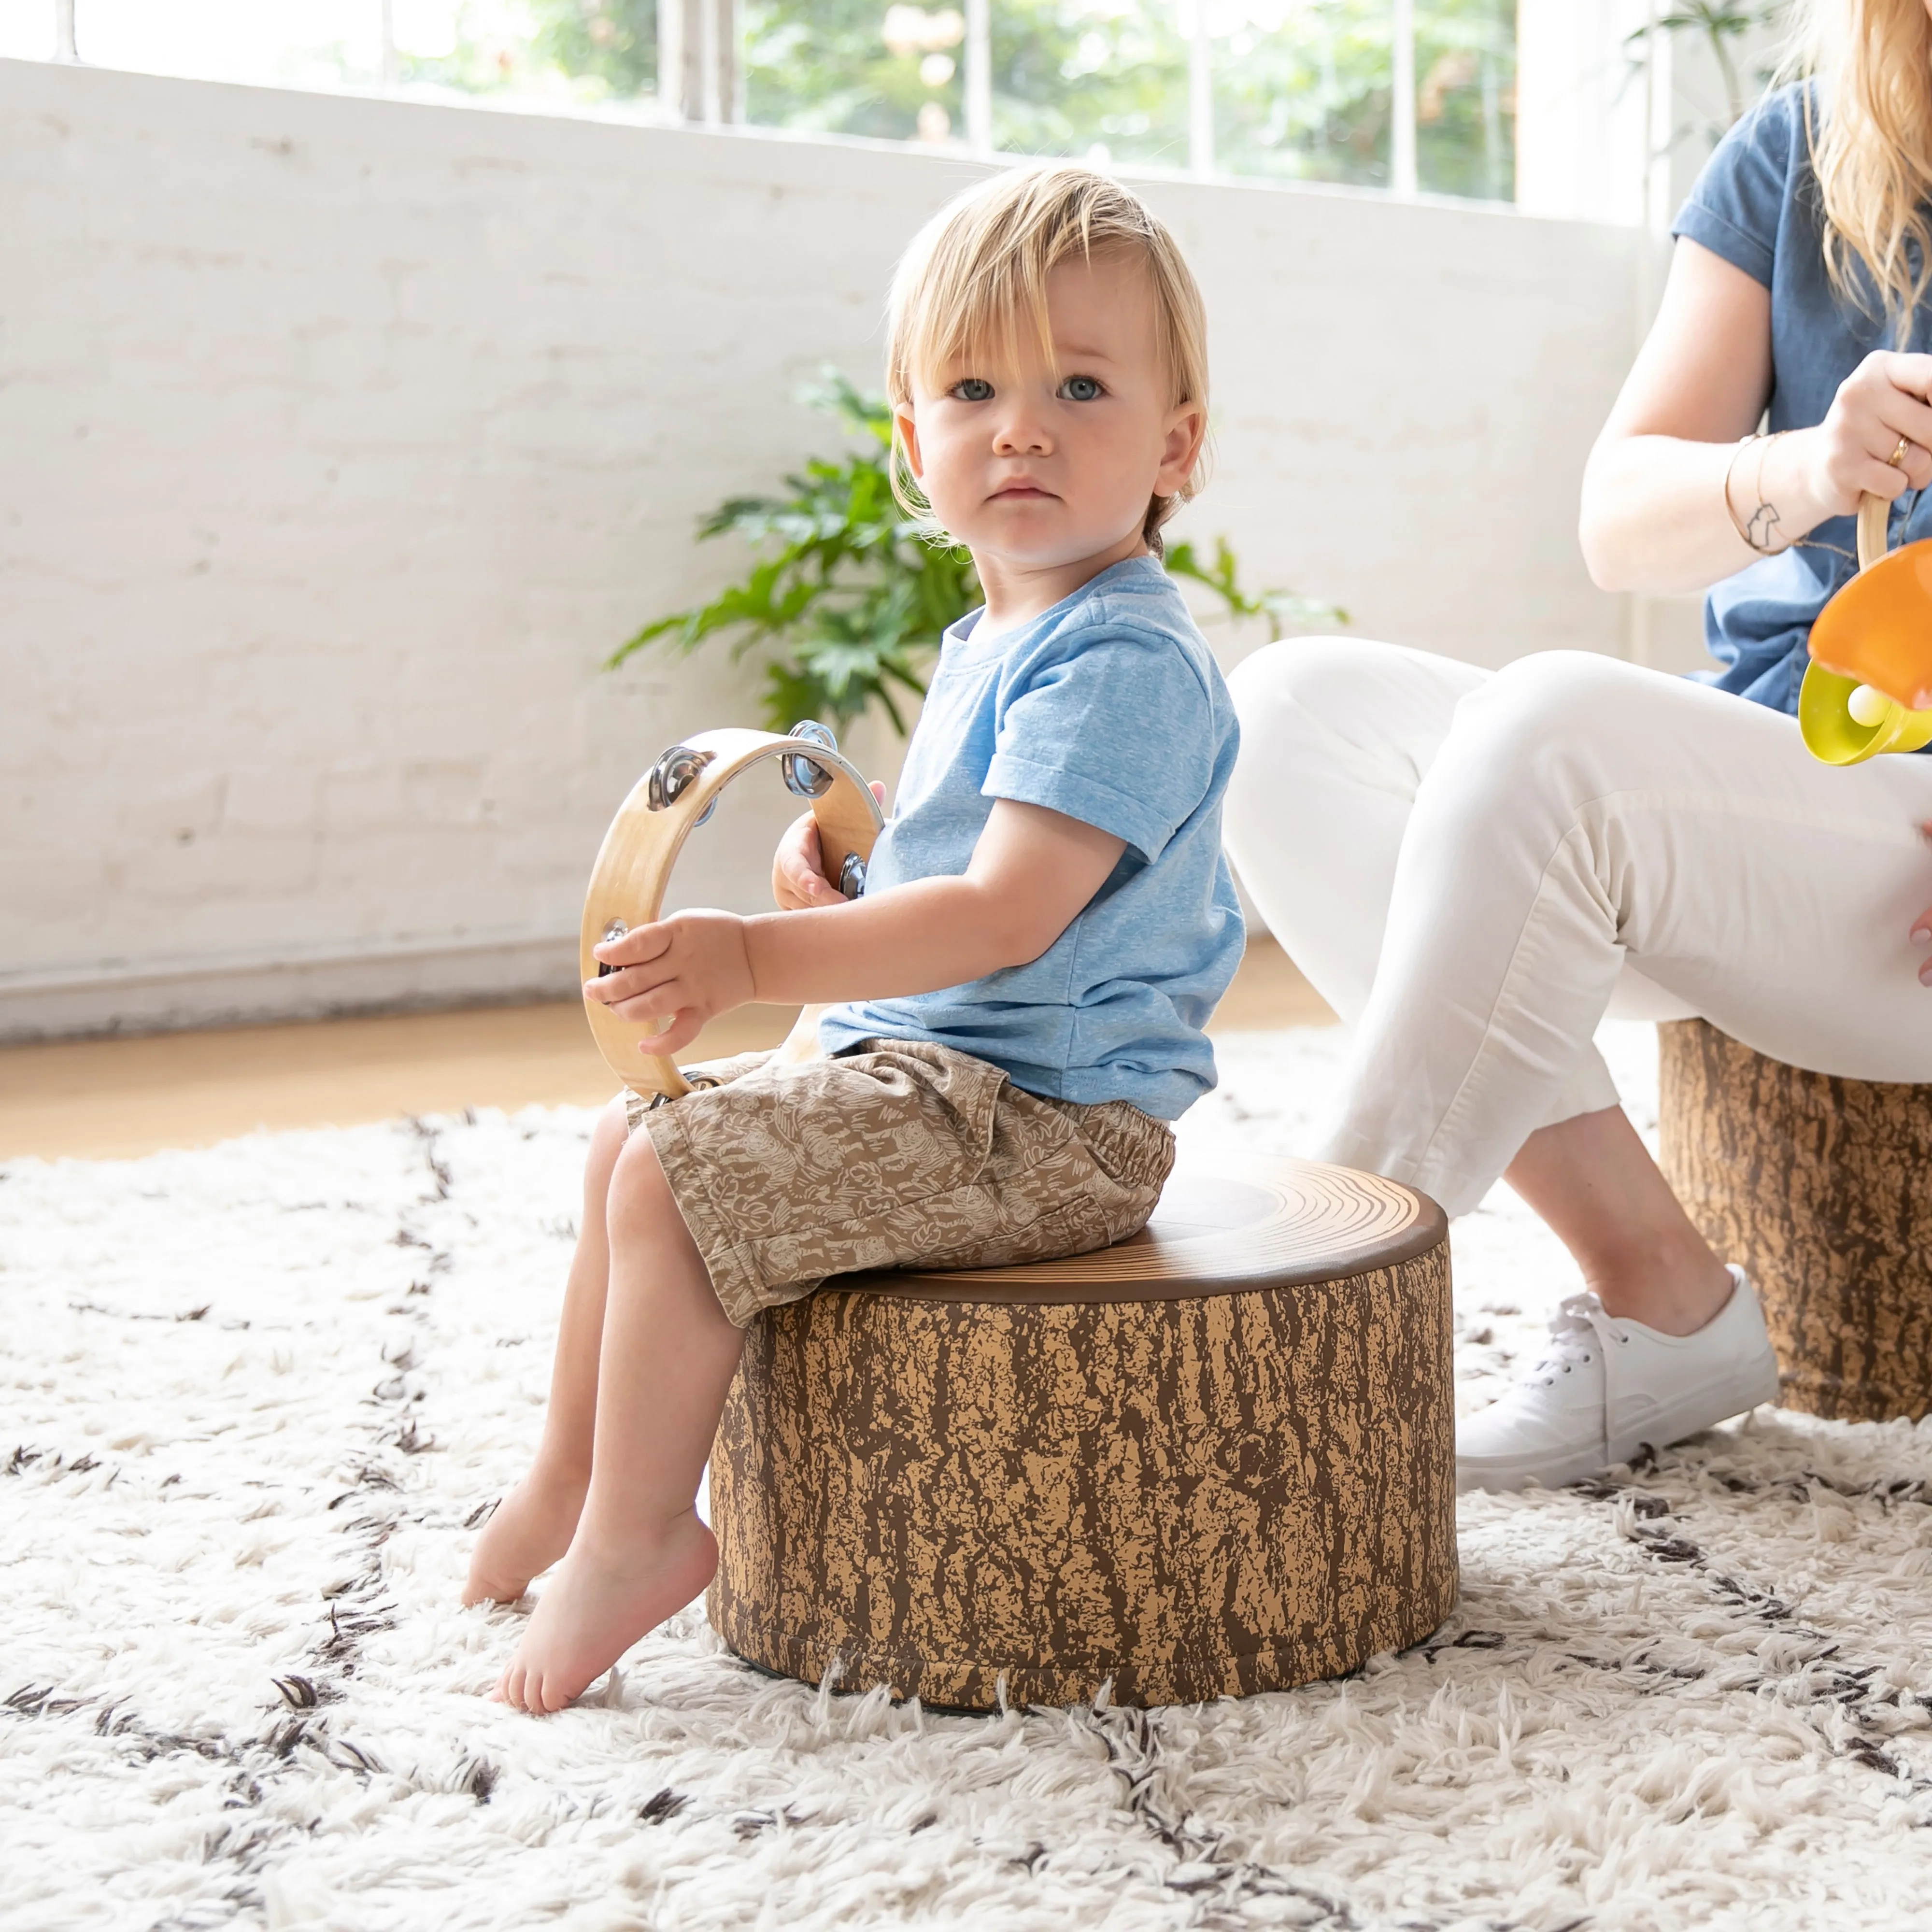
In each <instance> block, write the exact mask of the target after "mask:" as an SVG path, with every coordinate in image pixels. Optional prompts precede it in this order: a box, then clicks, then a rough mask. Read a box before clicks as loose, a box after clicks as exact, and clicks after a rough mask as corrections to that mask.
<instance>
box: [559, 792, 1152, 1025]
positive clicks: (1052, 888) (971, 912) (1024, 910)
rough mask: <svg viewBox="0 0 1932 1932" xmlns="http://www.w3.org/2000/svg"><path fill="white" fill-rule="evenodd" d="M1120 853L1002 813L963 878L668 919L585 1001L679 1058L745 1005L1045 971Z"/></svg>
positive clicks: (615, 961)
mask: <svg viewBox="0 0 1932 1932" xmlns="http://www.w3.org/2000/svg"><path fill="white" fill-rule="evenodd" d="M1126 849H1127V846H1126V843H1125V841H1124V840H1121V839H1119V838H1115V837H1114V836H1113V835H1112V834H1111V833H1109V832H1101V831H1099V830H1097V829H1095V827H1094V826H1091V825H1087V824H1083V823H1082V822H1081V820H1079V819H1077V818H1070V817H1067V815H1066V814H1064V812H1058V811H1049V810H1048V809H1047V808H1046V806H1044V805H1022V804H1019V803H1018V802H1016V801H1014V800H1013V799H996V800H995V802H994V805H993V808H992V812H991V813H990V814H989V816H988V817H987V820H986V829H984V830H983V832H981V833H980V840H979V843H978V844H977V845H975V846H974V848H973V856H972V859H971V862H970V863H969V864H968V866H967V868H966V870H965V872H964V873H963V874H960V875H959V877H953V878H936V879H917V880H913V881H912V882H911V883H909V884H907V885H903V886H897V887H895V888H894V889H893V890H892V891H891V892H881V893H880V895H879V896H878V897H877V898H861V899H856V900H854V901H852V902H851V903H850V904H839V905H835V906H820V907H811V908H808V909H807V910H804V911H802V912H784V913H758V914H757V915H756V916H754V917H752V918H750V919H743V918H740V917H739V916H738V915H737V914H736V913H727V912H682V913H673V914H672V915H671V916H670V918H669V919H661V920H659V921H658V923H657V924H656V925H655V926H638V927H636V928H635V929H633V930H632V931H631V932H627V933H625V935H624V936H623V937H622V938H621V939H613V940H611V941H608V942H607V943H606V944H604V945H601V946H599V947H598V948H597V949H596V953H597V957H598V959H601V960H602V961H604V962H605V963H607V965H611V966H613V967H617V968H621V969H622V970H621V971H617V972H613V973H612V974H610V975H609V976H608V977H606V978H603V979H598V980H591V981H590V982H589V983H588V984H587V985H586V986H585V988H584V992H585V994H586V996H587V997H589V998H591V999H593V1000H602V1001H604V1002H605V1004H607V1005H608V1006H610V1007H611V1008H613V1010H615V1011H616V1012H617V1013H620V1014H622V1016H623V1017H624V1018H625V1019H627V1020H634V1021H638V1022H643V1021H645V1020H652V1019H655V1020H662V1019H669V1020H670V1021H671V1022H673V1024H672V1025H670V1027H669V1028H667V1029H666V1031H664V1032H663V1033H661V1034H658V1036H657V1037H655V1039H653V1040H651V1041H650V1042H649V1044H648V1046H647V1048H646V1049H645V1050H646V1051H648V1052H652V1053H655V1054H660V1055H663V1054H673V1053H676V1052H677V1051H678V1050H679V1049H680V1048H682V1047H685V1046H688V1045H689V1044H690V1043H691V1041H692V1040H693V1039H694V1038H695V1037H696V1036H697V1031H698V1029H699V1028H700V1027H702V1026H703V1024H704V1022H706V1020H708V1019H713V1018H715V1016H717V1015H718V1014H719V1013H725V1012H728V1011H729V1010H730V1009H731V1008H732V1007H736V1006H742V1004H744V1003H745V1001H748V1000H766V1001H775V1002H779V1003H783V1004H790V1002H792V1001H798V1002H799V1003H801V1004H810V1003H811V1002H814V1001H820V1000H869V999H890V998H895V997H896V996H898V995H902V994H908V993H931V992H938V990H939V989H941V987H943V986H960V985H962V984H963V983H965V981H967V980H977V979H981V978H983V977H985V975H986V974H989V973H995V972H998V971H999V970H1000V969H1001V968H1002V967H1007V966H1022V965H1025V964H1026V963H1027V962H1028V961H1029V960H1033V959H1038V958H1039V957H1040V955H1041V954H1042V953H1044V952H1045V951H1046V950H1047V948H1048V947H1050V946H1051V945H1052V944H1053V942H1054V941H1055V940H1056V939H1058V938H1059V937H1060V935H1061V934H1062V933H1063V932H1065V931H1066V930H1067V927H1068V926H1070V925H1071V924H1072V923H1073V920H1074V919H1075V917H1076V916H1077V915H1078V914H1079V912H1080V911H1081V910H1082V907H1085V905H1086V904H1087V902H1088V901H1089V900H1090V899H1091V898H1093V896H1094V894H1095V893H1096V892H1098V891H1099V890H1100V888H1101V886H1103V885H1104V884H1105V883H1106V880H1107V878H1108V876H1109V874H1110V873H1112V871H1113V869H1114V868H1115V865H1118V863H1119V862H1120V857H1121V853H1123V852H1124V851H1125V850H1126Z"/></svg>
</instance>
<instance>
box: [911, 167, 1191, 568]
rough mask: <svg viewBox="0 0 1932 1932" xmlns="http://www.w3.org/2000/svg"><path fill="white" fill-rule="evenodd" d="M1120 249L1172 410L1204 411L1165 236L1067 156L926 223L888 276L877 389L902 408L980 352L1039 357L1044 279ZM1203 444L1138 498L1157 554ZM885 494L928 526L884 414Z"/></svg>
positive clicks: (991, 186) (1177, 274)
mask: <svg viewBox="0 0 1932 1932" xmlns="http://www.w3.org/2000/svg"><path fill="white" fill-rule="evenodd" d="M1121 256H1126V257H1130V258H1131V259H1133V260H1137V261H1139V263H1141V264H1142V266H1144V268H1145V270H1146V272H1147V277H1148V286H1149V287H1150V288H1151V290H1152V291H1153V294H1154V332H1155V341H1156V344H1157V349H1158V352H1159V353H1160V356H1161V359H1162V360H1163V362H1165V363H1166V365H1167V370H1168V374H1169V379H1170V380H1169V388H1170V393H1171V397H1172V404H1171V406H1172V407H1179V406H1180V405H1181V404H1183V403H1198V404H1200V405H1201V407H1202V410H1204V411H1205V410H1206V408H1207V406H1208V318H1207V312H1206V311H1205V309H1204V308H1202V302H1201V291H1200V290H1199V288H1198V287H1196V284H1195V281H1194V278H1193V275H1192V274H1190V272H1189V270H1188V266H1187V263H1186V262H1185V261H1184V260H1182V258H1181V251H1180V249H1179V248H1177V247H1176V246H1175V240H1174V237H1173V236H1172V235H1170V234H1169V233H1168V232H1167V230H1166V229H1165V228H1163V226H1161V224H1160V223H1159V222H1158V221H1157V220H1155V219H1154V216H1153V215H1152V214H1151V213H1150V212H1149V211H1148V208H1147V206H1146V205H1145V203H1144V202H1142V201H1141V199H1139V196H1136V195H1134V194H1133V193H1130V192H1129V191H1128V190H1127V189H1126V188H1124V187H1122V186H1121V184H1120V183H1119V182H1118V181H1112V180H1110V179H1109V178H1108V177H1107V176H1106V175H1102V174H1097V173H1095V172H1094V170H1093V169H1091V168H1085V167H1081V166H1077V165H1076V164H1074V163H1070V162H1064V161H1061V162H1051V163H1046V164H1045V165H1043V166H1036V167H1025V168H1015V169H1009V170H1007V172H1003V173H1001V174H997V175H994V176H993V177H992V178H991V179H990V180H988V181H983V182H981V183H980V184H979V185H978V186H977V187H974V188H971V189H969V190H968V191H967V192H966V193H965V194H962V195H961V196H959V197H958V198H957V199H955V200H953V201H952V202H949V203H948V204H947V206H945V207H944V208H941V210H940V211H939V212H938V214H936V215H935V216H934V217H933V218H932V220H930V221H929V222H928V223H926V226H925V227H924V228H923V229H921V230H920V232H919V235H918V236H917V237H916V239H914V241H913V244H912V246H911V247H910V248H908V249H907V251H906V252H905V254H904V257H903V258H902V259H901V261H900V263H899V266H898V272H897V273H896V274H895V275H894V276H893V278H892V298H891V302H890V305H889V311H888V317H887V323H886V395H887V396H888V398H889V399H890V401H891V402H892V406H893V407H894V408H895V410H901V409H905V408H907V407H910V404H911V402H912V398H913V387H914V385H915V383H917V382H918V381H919V380H922V379H923V378H928V377H931V376H932V374H934V372H935V371H938V370H941V369H944V368H948V367H951V366H953V365H956V364H957V363H958V362H959V359H961V358H962V357H963V356H970V355H973V354H976V353H986V351H988V350H989V349H990V350H994V351H995V352H996V353H1004V355H1005V356H1007V358H1008V359H1016V358H1017V356H1018V355H1019V351H1020V349H1021V346H1022V342H1023V341H1024V340H1025V338H1026V337H1028V336H1031V338H1032V339H1033V340H1034V342H1036V343H1037V344H1038V345H1039V347H1040V350H1041V351H1042V352H1043V354H1044V355H1045V356H1046V359H1047V361H1048V362H1049V365H1050V364H1051V363H1052V360H1053V332H1052V325H1051V323H1050V322H1049V318H1048V315H1047V308H1046V280H1047V278H1048V276H1049V275H1051V274H1052V272H1053V271H1054V270H1055V269H1057V268H1058V267H1059V266H1060V265H1061V263H1063V262H1067V261H1071V260H1076V259H1078V260H1082V261H1085V262H1091V261H1093V260H1095V259H1096V258H1097V257H1121ZM1206 452H1207V445H1206V441H1205V438H1204V439H1203V441H1202V454H1201V455H1200V456H1199V457H1198V458H1196V461H1195V464H1194V467H1193V469H1192V470H1191V471H1190V472H1189V473H1188V475H1187V479H1186V481H1184V482H1183V483H1182V484H1181V487H1180V488H1179V489H1178V490H1176V491H1175V493H1174V494H1173V495H1172V496H1153V497H1151V498H1150V499H1148V509H1147V515H1146V517H1145V520H1144V521H1143V522H1142V526H1141V532H1142V535H1143V536H1144V537H1145V538H1146V540H1147V541H1148V544H1149V545H1150V546H1151V547H1152V548H1153V549H1154V551H1155V553H1157V554H1158V553H1159V552H1160V526H1161V525H1162V524H1163V523H1166V520H1168V518H1169V517H1171V516H1172V515H1173V514H1174V512H1175V511H1176V510H1177V509H1178V508H1180V506H1181V505H1182V504H1183V503H1184V502H1187V500H1188V499H1190V497H1192V496H1196V495H1198V494H1199V492H1200V490H1201V487H1202V484H1204V483H1205V481H1206V480H1207V453H1206ZM892 493H893V494H894V495H895V496H896V497H897V498H898V500H899V502H900V504H901V506H902V507H903V508H905V509H906V510H907V511H908V512H909V513H910V514H912V515H913V516H915V517H919V518H920V519H921V520H923V521H925V522H926V523H928V524H929V526H931V527H932V528H933V529H935V530H936V529H937V526H936V525H935V524H933V523H932V505H930V504H929V503H928V502H926V498H925V496H924V494H923V493H922V492H921V490H919V485H918V483H917V481H916V479H915V478H914V477H913V474H912V469H911V466H910V463H909V462H908V461H907V457H906V452H905V449H904V443H903V442H902V441H901V437H900V434H899V430H898V422H897V420H896V419H895V421H894V424H893V428H892Z"/></svg>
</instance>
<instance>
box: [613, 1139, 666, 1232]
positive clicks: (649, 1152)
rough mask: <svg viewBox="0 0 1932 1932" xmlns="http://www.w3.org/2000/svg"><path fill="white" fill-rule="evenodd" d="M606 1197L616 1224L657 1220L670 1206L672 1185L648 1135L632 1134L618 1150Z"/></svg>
mask: <svg viewBox="0 0 1932 1932" xmlns="http://www.w3.org/2000/svg"><path fill="white" fill-rule="evenodd" d="M605 1199H606V1201H607V1212H608V1214H609V1217H610V1220H612V1221H613V1223H621V1222H623V1221H626V1220H634V1219H649V1218H652V1217H656V1216H658V1215H659V1214H661V1213H662V1212H663V1211H664V1208H666V1207H667V1205H670V1184H669V1183H668V1182H667V1181H666V1180H665V1179H664V1169H663V1168H662V1167H661V1166H660V1165H659V1164H658V1151H657V1149H656V1148H655V1147H653V1146H652V1145H651V1137H650V1136H649V1134H647V1133H642V1132H639V1133H634V1134H631V1135H629V1136H628V1137H627V1138H626V1139H625V1141H624V1142H623V1144H622V1146H620V1147H619V1148H618V1149H617V1152H616V1159H615V1160H614V1161H613V1163H612V1165H611V1169H610V1181H609V1184H608V1185H607V1188H606V1190H605Z"/></svg>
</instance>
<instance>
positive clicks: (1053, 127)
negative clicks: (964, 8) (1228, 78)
mask: <svg viewBox="0 0 1932 1932" xmlns="http://www.w3.org/2000/svg"><path fill="white" fill-rule="evenodd" d="M1180 15H1181V8H1180V6H1179V5H1178V4H1177V0H992V70H993V140H994V144H995V146H998V147H1001V148H1007V149H1009V150H1010V151H1013V152H1015V153H1018V154H1084V155H1088V156H1091V157H1093V158H1094V160H1116V161H1138V162H1141V163H1154V164H1155V165H1157V166H1164V167H1172V168H1184V167H1185V166H1187V161H1188V153H1187V40H1185V39H1184V37H1182V34H1181V17H1180Z"/></svg>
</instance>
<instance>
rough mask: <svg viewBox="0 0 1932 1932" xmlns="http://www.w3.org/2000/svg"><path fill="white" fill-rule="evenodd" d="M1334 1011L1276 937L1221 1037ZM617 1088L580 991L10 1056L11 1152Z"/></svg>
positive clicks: (733, 1033)
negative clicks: (527, 1003) (501, 1003)
mask: <svg viewBox="0 0 1932 1932" xmlns="http://www.w3.org/2000/svg"><path fill="white" fill-rule="evenodd" d="M1333 1019H1334V1015H1333V1014H1332V1013H1330V1011H1329V1010H1328V1007H1325V1005H1324V1004H1322V1000H1321V998H1320V996H1319V995H1318V994H1317V993H1316V992H1315V990H1314V989H1313V987H1311V986H1310V985H1309V983H1307V980H1304V978H1303V977H1301V974H1299V973H1298V971H1296V970H1295V967H1294V966H1293V965H1292V964H1291V963H1290V962H1289V959H1288V957H1287V956H1286V954H1285V953H1283V951H1282V950H1281V949H1280V947H1278V946H1277V945H1275V944H1274V943H1273V941H1268V940H1262V941H1256V943H1255V944H1252V945H1251V946H1250V947H1249V948H1248V953H1247V958H1246V959H1244V961H1243V962H1242V964H1241V971H1240V972H1239V973H1238V974H1237V975H1236V976H1235V983H1234V985H1233V986H1232V987H1230V988H1229V991H1228V996H1227V998H1226V999H1225V1000H1224V1001H1223V1002H1222V1003H1221V1007H1220V1012H1219V1013H1217V1015H1216V1016H1215V1019H1214V1028H1213V1029H1212V1031H1215V1032H1217V1033H1222V1032H1233V1031H1259V1030H1264V1029H1267V1028H1274V1027H1285V1026H1312V1025H1325V1024H1327V1023H1328V1022H1332V1021H1333ZM791 1020H792V1010H791V1009H790V1008H787V1007H741V1008H740V1009H739V1010H738V1011H737V1012H736V1013H730V1014H727V1016H725V1017H724V1019H721V1020H720V1021H718V1022H716V1023H715V1025H712V1026H711V1027H709V1028H707V1029H706V1031H705V1032H704V1033H703V1034H702V1035H701V1036H700V1038H699V1040H698V1042H697V1045H695V1046H693V1047H691V1049H689V1050H688V1053H687V1054H685V1055H682V1056H680V1057H681V1058H687V1059H690V1060H701V1059H703V1058H707V1057H709V1056H712V1055H719V1054H726V1053H739V1052H745V1051H747V1050H748V1049H751V1048H753V1047H759V1046H774V1045H775V1044H776V1043H778V1041H779V1040H781V1039H782V1038H783V1037H784V1034H785V1031H786V1030H787V1028H789V1027H790V1024H791ZM615 1086H616V1082H614V1080H613V1079H612V1077H611V1075H610V1071H609V1070H608V1069H607V1068H606V1067H605V1066H604V1063H603V1061H601V1059H600V1058H598V1055H597V1052H596V1049H595V1048H594V1047H593V1046H592V1045H591V1043H590V1035H589V1032H588V1031H587V1030H586V1028H585V1026H584V1024H583V1010H582V1008H581V1007H580V1005H579V1004H578V1003H577V1001H574V1000H572V1001H560V1002H557V1003H555V1004H545V1005H543V1006H532V1007H481V1008H477V1009H472V1010H469V1011H465V1012H460V1013H413V1014H404V1015H400V1016H395V1017H392V1018H386V1019H344V1020H322V1021H317V1022H312V1023H311V1024H309V1025H302V1026H268V1027H234V1028H226V1029H224V1030H222V1031H215V1032H208V1033H173V1034H152V1035H149V1036H148V1037H144V1038H141V1039H136V1040H74V1041H71V1042H65V1043H61V1044H58V1045H55V1046H23V1047H13V1048H10V1049H5V1050H0V1160H5V1159H8V1158H10V1157H13V1156H14V1155H17V1154H39V1155H40V1156H42V1157H43V1158H45V1159H47V1160H52V1159H54V1158H55V1157H58V1156H59V1155H62V1154H73V1155H77V1156H80V1157H86V1158H89V1159H114V1158H119V1157H124V1156H127V1155H133V1154H151V1153H153V1152H154V1151H155V1150H156V1149H157V1148H171V1147H204V1146H206V1145H208V1144H210V1143H211V1142H215V1141H219V1140H226V1139H229V1138H230V1137H231V1136H233V1135H236V1134H245V1133H249V1132H250V1131H251V1130H253V1129H254V1128H257V1127H268V1128H281V1127H348V1126H351V1125H353V1124H355V1123H356V1122H358V1121H380V1120H387V1119H389V1118H392V1117H393V1116H394V1115H398V1114H431V1113H452V1112H458V1111H459V1110H460V1109H463V1108H464V1107H501V1108H503V1109H505V1110H506V1111H507V1110H508V1109H514V1108H517V1107H524V1106H531V1105H532V1104H535V1105H538V1106H558V1105H560V1104H562V1103H566V1102H575V1103H579V1104H580V1105H584V1106H589V1105H594V1104H595V1103H597V1102H598V1101H601V1100H607V1099H608V1098H609V1097H610V1094H611V1093H612V1092H613V1091H614V1089H615Z"/></svg>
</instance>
